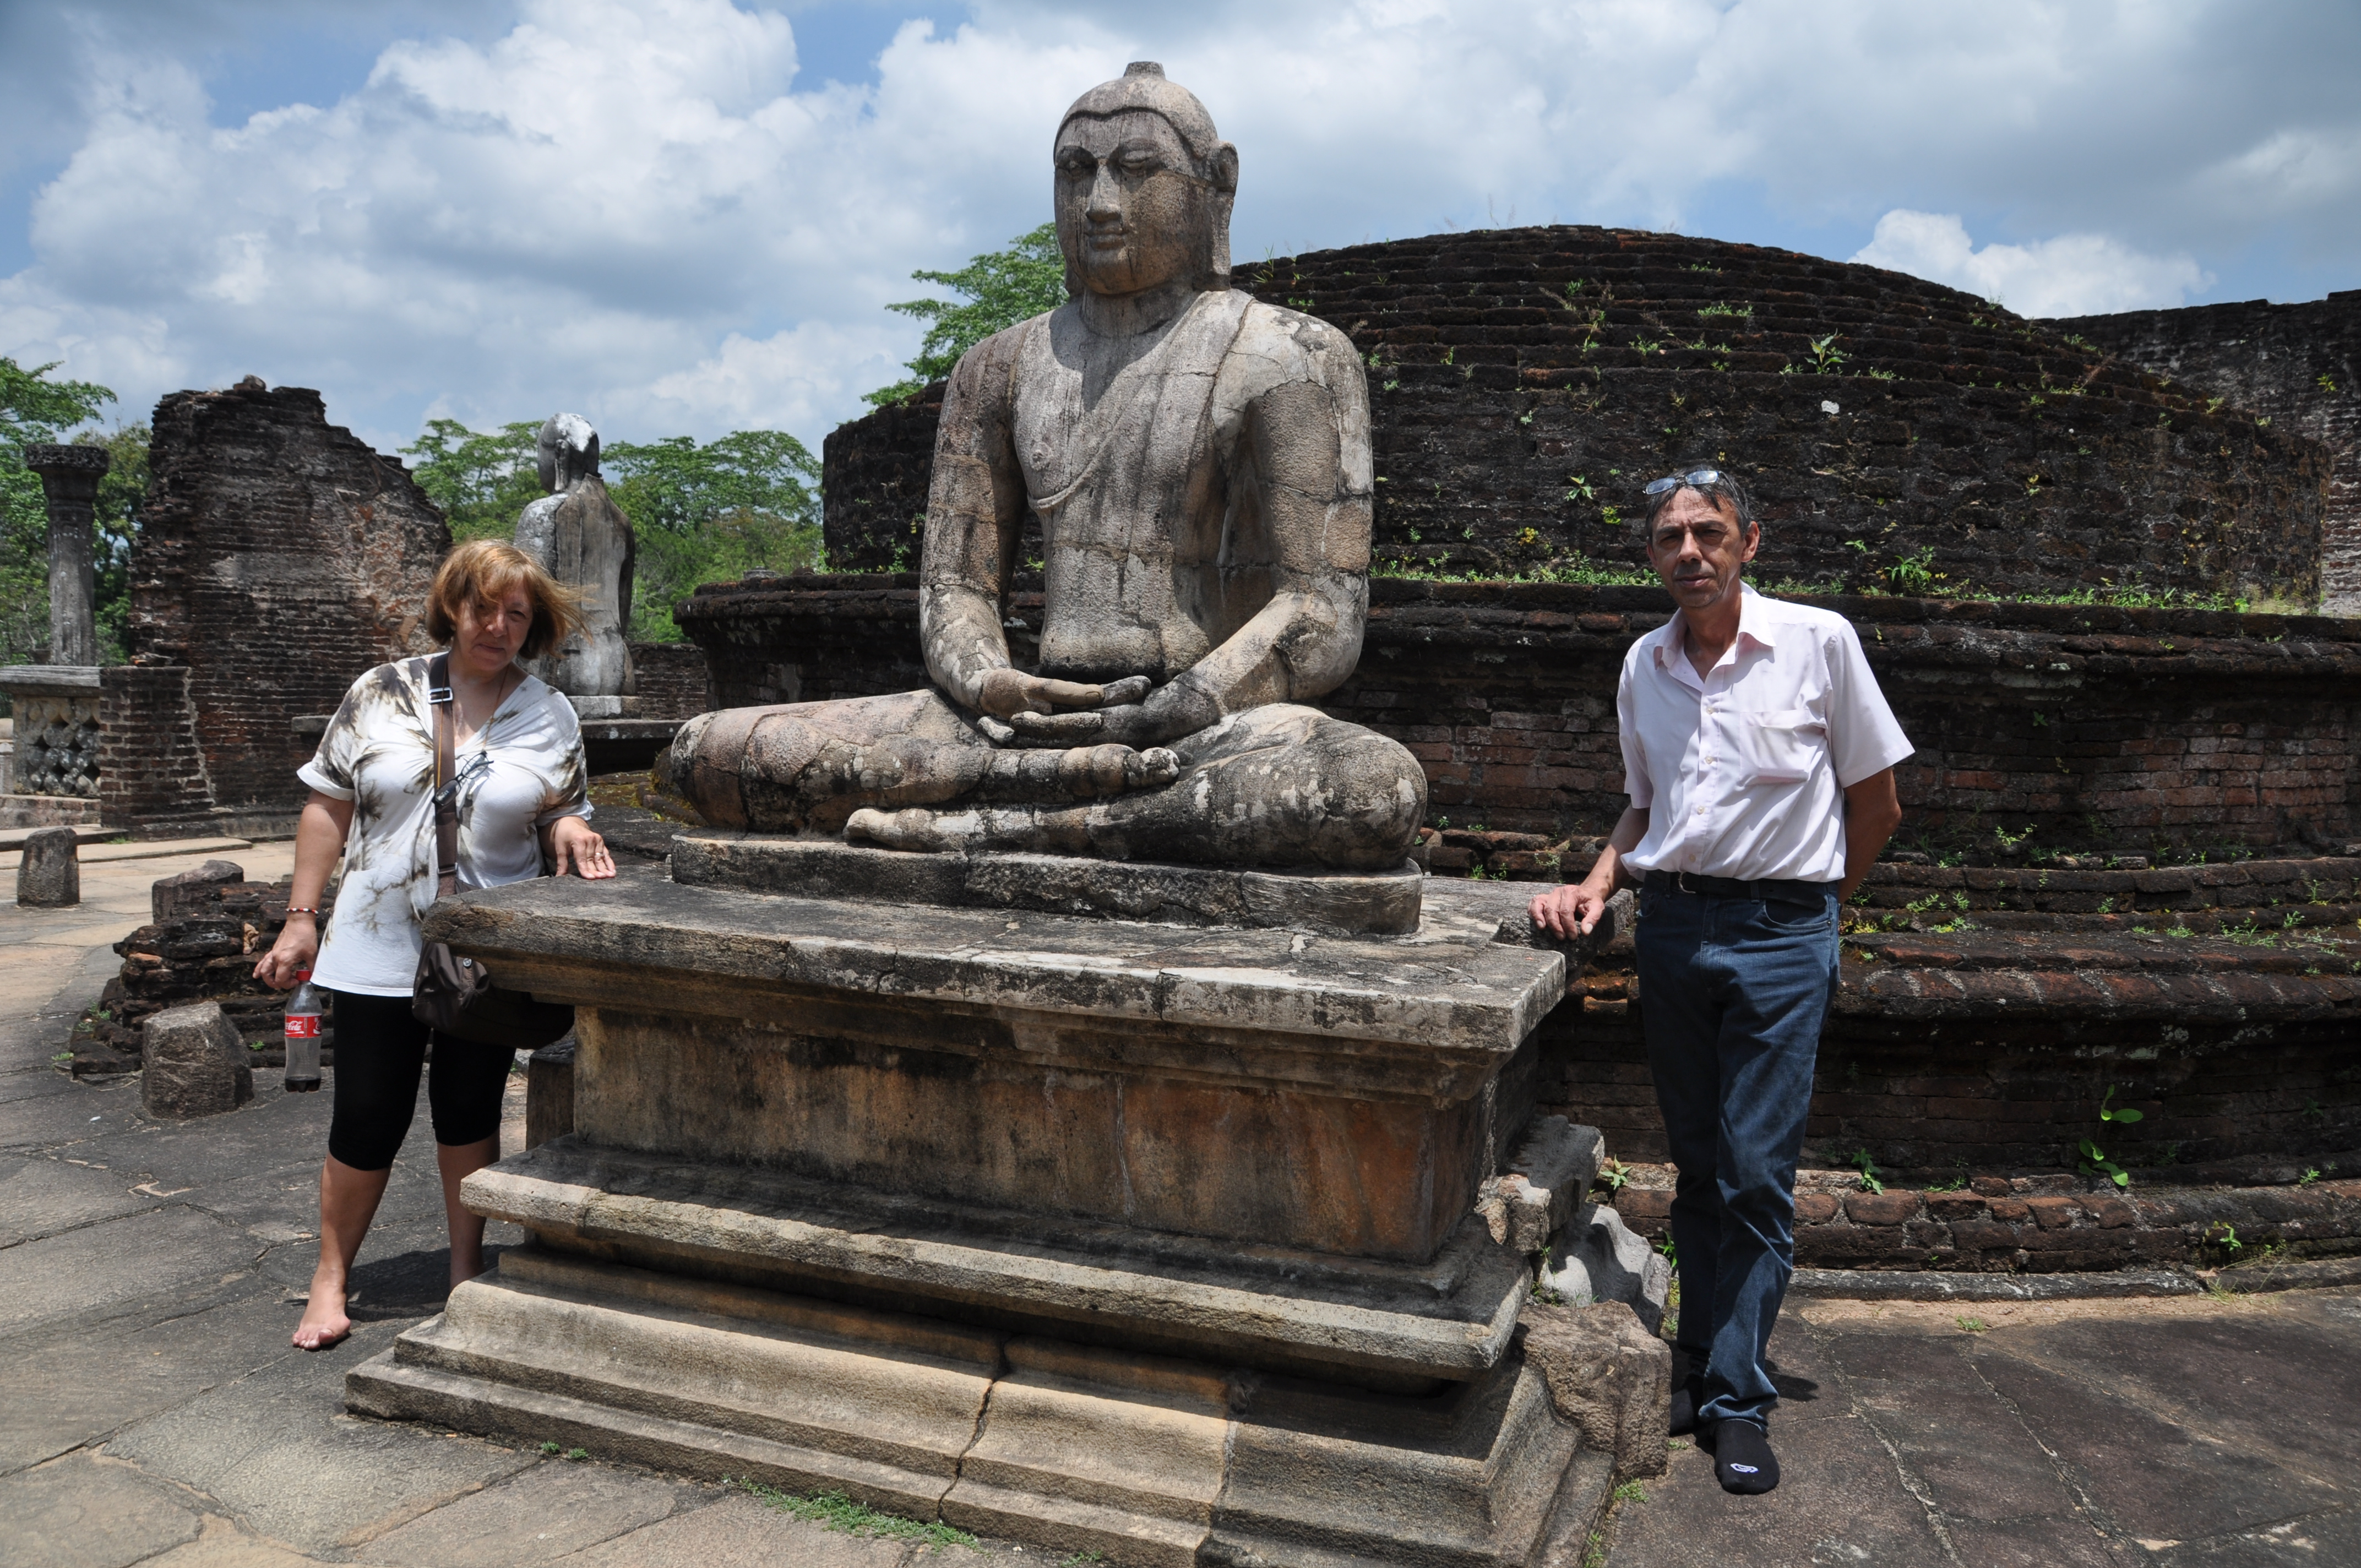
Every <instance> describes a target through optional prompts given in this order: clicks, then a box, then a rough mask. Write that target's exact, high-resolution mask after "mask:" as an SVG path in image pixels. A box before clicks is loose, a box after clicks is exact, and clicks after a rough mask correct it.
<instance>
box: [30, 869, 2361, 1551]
mask: <svg viewBox="0 0 2361 1568" xmlns="http://www.w3.org/2000/svg"><path fill="white" fill-rule="evenodd" d="M285 854H286V850H285V846H269V845H258V846H256V847H255V848H254V849H253V850H246V851H241V854H240V860H241V862H242V863H244V864H246V865H247V869H248V871H249V872H253V873H254V874H258V875H263V874H268V875H277V874H280V872H283V871H284V869H285V867H284V864H283V860H284V857H285ZM273 856H276V857H278V859H276V860H274V859H273V858H272V857H273ZM198 858H199V857H193V856H192V857H191V859H190V860H189V861H188V862H187V864H189V865H193V864H195V863H196V861H197V859H198ZM182 869H185V868H184V866H183V865H181V864H180V863H177V862H172V861H142V862H134V863H131V864H129V865H126V866H125V867H123V868H122V869H120V870H114V869H110V868H105V867H102V866H95V865H94V866H92V867H89V868H86V870H87V871H88V872H89V873H90V882H89V883H88V884H87V885H86V887H85V893H84V904H83V905H82V907H81V908H79V909H76V910H71V911H51V910H41V911H35V910H18V909H16V908H15V907H14V906H12V905H5V904H0V947H5V948H10V949H12V951H11V952H10V953H9V954H8V957H9V958H10V959H12V960H14V961H12V962H10V963H6V964H0V1411H5V1419H0V1563H8V1564H12V1565H13V1564H17V1563H22V1564H26V1565H27V1568H35V1565H38V1568H50V1565H59V1568H66V1565H71V1568H83V1565H90V1568H129V1565H130V1564H134V1563H137V1564H141V1565H143V1568H150V1565H152V1568H300V1565H302V1564H305V1563H373V1564H386V1565H388V1568H408V1565H410V1564H429V1563H433V1564H443V1563H453V1564H457V1563H519V1564H543V1563H551V1564H566V1565H573V1568H667V1565H670V1564H682V1565H685V1568H686V1565H690V1564H694V1565H696V1568H741V1565H743V1568H755V1565H757V1564H760V1565H763V1568H768V1565H770V1564H774V1563H796V1564H798V1565H804V1564H809V1565H813V1568H840V1565H841V1568H915V1565H916V1564H917V1563H922V1562H923V1563H931V1564H946V1563H966V1562H969V1561H971V1559H970V1558H969V1556H968V1555H967V1554H966V1553H964V1552H950V1553H934V1554H929V1553H928V1552H927V1551H926V1549H925V1548H924V1547H923V1546H921V1545H916V1544H912V1543H908V1542H905V1541H884V1540H874V1539H866V1538H862V1537H856V1536H852V1535H848V1534H844V1533H840V1532H831V1531H829V1530H826V1529H825V1528H823V1527H822V1526H821V1525H819V1524H818V1523H814V1522H810V1521H807V1520H803V1519H796V1518H794V1517H791V1516H790V1515H788V1514H785V1513H783V1512H781V1511H779V1510H777V1509H775V1508H767V1507H765V1506H763V1504H761V1503H759V1502H757V1501H756V1500H755V1499H754V1498H752V1497H747V1496H745V1495H743V1494H741V1493H737V1492H731V1491H728V1490H724V1489H722V1488H719V1487H715V1486H708V1485H704V1484H700V1483H695V1482H688V1481H684V1480H680V1479H678V1478H676V1477H672V1476H667V1475H657V1474H653V1473H651V1472H648V1471H644V1470H640V1469H636V1468H633V1467H631V1466H627V1465H617V1464H602V1463H600V1462H599V1460H598V1456H597V1455H595V1454H594V1455H592V1456H590V1457H589V1458H588V1459H587V1460H585V1461H582V1462H577V1463H568V1462H566V1460H564V1459H563V1458H561V1457H555V1456H550V1455H547V1454H544V1453H542V1452H540V1451H539V1449H538V1448H537V1447H533V1446H528V1447H524V1448H513V1447H507V1446H503V1445H500V1444H495V1443H490V1442H482V1441H480V1440H478V1439H474V1438H466V1437H452V1436H449V1435H447V1434H446V1433H445V1431H440V1430H433V1429H424V1428H419V1427H415V1426H409V1425H397V1424H387V1423H381V1422H375V1421H368V1420H357V1419H356V1418H354V1417H351V1416H349V1415H347V1414H346V1411H345V1409H344V1403H343V1394H344V1375H345V1373H346V1371H347V1370H348V1369H349V1368H350V1367H351V1366H352V1365H356V1364H357V1362H358V1361H360V1360H361V1359H362V1358H364V1357H365V1356H367V1355H368V1354H373V1353H374V1352H375V1351H376V1350H377V1349H378V1348H379V1347H381V1346H382V1345H384V1344H386V1343H390V1340H391V1339H392V1337H393V1336H394V1335H395V1334H396V1333H398V1332H401V1331H402V1330H404V1329H407V1328H409V1327H411V1326H412V1325H415V1324H417V1323H418V1322H420V1321H423V1320H424V1319H425V1318H426V1317H428V1316H430V1315H432V1314H433V1313H434V1312H435V1311H436V1310H439V1309H440V1306H441V1303H442V1296H443V1286H442V1275H443V1266H444V1260H443V1255H442V1252H441V1245H442V1217H441V1198H440V1194H439V1191H438V1189H437V1186H436V1183H435V1179H434V1170H433V1161H432V1157H431V1154H430V1152H429V1150H430V1135H429V1134H428V1131H427V1128H426V1126H425V1124H424V1121H423V1117H422V1118H421V1121H420V1122H419V1124H416V1126H415V1127H414V1128H413V1131H412V1143H411V1144H410V1145H409V1146H407V1147H405V1149H404V1151H403V1155H402V1158H401V1164H400V1165H398V1166H397V1168H396V1169H395V1173H394V1178H393V1180H392V1182H391V1183H390V1187H389V1189H388V1192H387V1197H386V1201H385V1206H384V1209H383V1210H382V1211H381V1214H380V1219H379V1225H378V1227H377V1228H376V1230H375V1231H373V1232H372V1234H371V1236H370V1240H369V1244H368V1246H367V1247H366V1248H365V1249H364V1251H363V1253H362V1255H361V1259H360V1263H359V1266H358V1267H357V1270H356V1281H357V1288H358V1291H359V1295H358V1299H357V1300H356V1301H355V1303H354V1317H355V1319H356V1321H357V1322H358V1324H359V1328H358V1332H356V1333H355V1335H354V1336H353V1338H352V1339H351V1340H350V1341H348V1342H346V1343H345V1344H344V1345H341V1346H339V1347H337V1348H335V1349H334V1350H331V1351H328V1352H325V1353H323V1354H319V1355H316V1356H303V1355H300V1354H296V1353H294V1352H291V1350H290V1349H289V1348H288V1346H287V1335H288V1332H289V1331H290V1330H291V1328H292V1327H293V1325H294V1321H295V1319H296V1317H297V1315H298V1314H299V1312H300V1310H301V1308H300V1305H299V1304H298V1302H297V1300H296V1297H297V1296H298V1295H299V1294H300V1292H301V1290H302V1287H303V1284H304V1282H305V1281H306V1279H307V1278H308V1277H309V1274H310V1269H311V1261H312V1253H311V1248H312V1245H313V1243H312V1233H313V1227H314V1216H313V1212H312V1204H313V1173H314V1171H315V1169H316V1162H317V1160H318V1158H319V1155H320V1151H321V1147H322V1145H323V1142H324V1137H325V1132H326V1124H327V1115H328V1110H329V1100H330V1096H328V1095H325V1094H319V1095H303V1096H294V1097H289V1096H287V1095H284V1094H281V1093H280V1091H279V1090H278V1087H277V1084H276V1081H275V1080H276V1077H277V1075H276V1074H275V1073H272V1072H269V1071H264V1072H261V1073H258V1074H257V1075H256V1076H257V1080H258V1081H257V1084H256V1091H257V1092H256V1098H255V1099H254V1100H253V1101H252V1102H249V1103H247V1104H246V1105H244V1106H242V1107H240V1108H238V1109H237V1110H236V1111H234V1112H229V1113H224V1114H222V1115H218V1116H212V1117H207V1118H204V1119H203V1120H202V1121H199V1122H195V1123H187V1124H162V1123H157V1122H152V1121H149V1120H148V1119H147V1118H146V1117H144V1116H143V1115H142V1114H141V1113H140V1109H139V1091H138V1086H137V1083H136V1081H135V1082H126V1083H119V1084H113V1085H104V1084H93V1083H88V1082H84V1083H74V1082H71V1081H70V1080H66V1079H65V1078H64V1077H63V1076H61V1075H60V1074H59V1073H58V1072H56V1071H55V1070H54V1069H52V1068H51V1066H50V1063H49V1057H50V1056H51V1055H52V1054H53V1053H54V1052H55V1051H56V1050H58V1049H59V1048H60V1042H61V1041H62V1039H63V1037H64V1036H65V1033H66V1030H67V1027H68V1025H69V1024H70V1023H71V1019H72V1017H73V1015H74V1014H76V1013H77V1012H78V1011H79V1010H80V1009H81V1008H82V1006H84V1005H86V1004H88V1003H90V1002H91V1001H92V1000H93V998H94V997H95V996H96V995H97V993H98V989H99V986H100V985H101V984H102V983H103V982H104V980H105V978H106V976H107V974H108V973H109V972H110V971H111V970H112V969H113V968H114V966H115V956H114V955H113V954H112V953H110V952H108V951H107V950H106V948H105V946H104V944H105V943H107V942H110V941H112V940H114V939H115V938H117V937H120V936H121V935H122V934H123V933H124V932H125V931H127V930H129V929H130V928H131V927H134V926H136V925H137V924H138V923H140V922H141V921H142V920H144V919H145V918H146V917H147V914H146V912H147V890H148V883H149V882H150V881H151V880H152V879H154V878H155V877H158V876H161V875H165V874H169V873H170V872H175V871H179V870H182ZM330 1070H331V1071H333V1070H334V1069H330ZM512 1109H513V1110H514V1111H515V1112H516V1113H517V1114H519V1115H521V1114H522V1107H521V1105H520V1106H515V1107H512ZM521 1133H522V1127H521V1124H517V1123H514V1122H512V1123H511V1126H510V1128H509V1129H507V1130H506V1131H505V1132H504V1139H508V1138H516V1137H519V1136H520V1135H521ZM516 1236H517V1233H516V1232H515V1231H514V1230H513V1229H512V1228H506V1227H502V1226H500V1225H499V1224H497V1223H496V1224H495V1226H494V1227H493V1231H492V1235H491V1240H492V1241H493V1242H494V1243H495V1244H496V1245H497V1244H500V1243H503V1242H512V1241H514V1240H515V1239H516ZM1962 1317H1968V1318H1970V1320H1971V1321H1974V1322H1980V1323H1982V1325H1983V1328H1982V1332H1971V1331H1970V1330H1968V1329H1964V1328H1962V1327H1961V1326H1960V1319H1961V1318H1962ZM1772 1354H1773V1358H1774V1360H1775V1361H1776V1362H1777V1364H1778V1368H1779V1379H1780V1387H1781V1390H1782V1393H1783V1397H1784V1404H1783V1406H1782V1408H1781V1409H1780V1411H1779V1413H1778V1414H1777V1416H1776V1417H1774V1419H1773V1438H1774V1440H1775V1442H1777V1444H1778V1447H1779V1452H1780V1456H1781V1461H1782V1464H1783V1465H1784V1470H1785V1480H1784V1485H1783V1486H1781V1487H1780V1489H1779V1490H1778V1491H1777V1492H1775V1493H1773V1494H1772V1495H1771V1496H1769V1497H1760V1498H1738V1497H1727V1496H1725V1495H1723V1494H1722V1492H1721V1491H1720V1490H1719V1488H1718V1487H1717V1486H1715V1485H1714V1482H1713V1475H1712V1468H1711V1464H1710V1463H1709V1461H1708V1459H1707V1457H1706V1456H1705V1455H1704V1454H1702V1453H1698V1452H1697V1451H1696V1450H1695V1449H1693V1448H1690V1447H1687V1446H1686V1445H1684V1446H1682V1447H1680V1448H1678V1449H1675V1451H1674V1452H1673V1453H1672V1454H1671V1460H1672V1464H1671V1470H1670V1474H1669V1475H1666V1476H1664V1477H1663V1478H1661V1479H1653V1480H1647V1481H1643V1482H1642V1483H1641V1490H1642V1492H1644V1493H1645V1495H1646V1496H1645V1500H1641V1499H1640V1498H1639V1497H1628V1498H1627V1499H1626V1500H1625V1501H1623V1502H1622V1503H1620V1505H1618V1508H1617V1510H1616V1513H1615V1517H1614V1519H1612V1521H1611V1523H1610V1524H1609V1527H1608V1530H1607V1539H1606V1540H1604V1541H1602V1542H1601V1544H1602V1546H1603V1547H1604V1548H1605V1549H1606V1554H1605V1559H1604V1560H1605V1562H1606V1563H1607V1564H1608V1565H1609V1568H1686V1565H1690V1564H1698V1565H1703V1564H1716V1565H1719V1564H1724V1563H1747V1564H1751V1565H1752V1564H1775V1565H1786V1564H1830V1565H1851V1564H1875V1565H1877V1568H1889V1565H1899V1568H1915V1565H1917V1564H1927V1565H1929V1568H1986V1565H1991V1568H2003V1565H2015V1564H2026V1565H2039V1568H2054V1565H2079V1564H2085V1563H2088V1564H2093V1565H2100V1568H2128V1565H2134V1564H2145V1565H2154V1568H2279V1565H2281V1564H2298V1563H2301V1564H2307V1565H2313V1568H2317V1565H2322V1564H2328V1563H2348V1562H2361V1483H2356V1481H2355V1480H2354V1479H2353V1477H2352V1476H2351V1475H2349V1474H2348V1469H2349V1466H2348V1464H2347V1463H2346V1461H2347V1458H2348V1456H2349V1453H2351V1451H2352V1450H2353V1449H2354V1447H2355V1446H2356V1427H2357V1426H2361V1423H2356V1419H2355V1417H2354V1416H2353V1414H2352V1412H2353V1411H2354V1410H2355V1409H2356V1407H2361V1288H2347V1289H2335V1290H2321V1291H2310V1292H2298V1293H2290V1294H2286V1295H2278V1296H2257V1297H2242V1298H2239V1299H2234V1300H2229V1301H2221V1300H2215V1299H2210V1298H2204V1297H2198V1298H2176V1299H2163V1300H2134V1301H2121V1300H2116V1301H2091V1302H2074V1301H2051V1302H2009V1303H1983V1304H1965V1303H1945V1304H1941V1305H1927V1306H1921V1305H1916V1304H1909V1303H1883V1302H1850V1301H1839V1300H1814V1301H1797V1302H1795V1303H1793V1304H1792V1306H1791V1309H1790V1310H1789V1311H1788V1313H1787V1314H1786V1316H1785V1318H1784V1321H1782V1323H1781V1325H1780V1328H1779V1331H1778V1332H1777V1334H1776V1336H1775V1337H1774V1338H1773V1343H1772ZM979 1555H980V1556H982V1557H984V1558H987V1559H991V1560H994V1561H1000V1562H1005V1563H1009V1564H1011V1565H1016V1564H1021V1563H1028V1562H1029V1563H1054V1562H1055V1561H1056V1556H1055V1554H1052V1553H1045V1552H1038V1551H1037V1552H1021V1553H1020V1552H1016V1550H1015V1549H1014V1548H1013V1547H1011V1546H1008V1545H1006V1544H1005V1543H999V1542H994V1541H985V1542H984V1543H983V1550H982V1552H980V1554H979Z"/></svg>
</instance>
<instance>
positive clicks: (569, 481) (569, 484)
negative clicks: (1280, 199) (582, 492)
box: [534, 414, 598, 494]
mask: <svg viewBox="0 0 2361 1568" xmlns="http://www.w3.org/2000/svg"><path fill="white" fill-rule="evenodd" d="M534 449H535V452H534V455H536V456H537V457H538V458H539V459H540V463H539V467H540V469H541V488H543V489H544V490H548V491H550V492H552V493H553V494H563V493H564V492H566V491H567V490H570V489H572V488H574V486H575V484H576V483H577V481H579V480H583V479H589V478H595V477H598V432H597V431H595V430H593V429H591V428H590V422H589V421H588V420H587V419H584V418H583V417H582V416H581V415H580V414H552V415H550V416H549V422H548V423H546V424H544V425H543V426H542V427H541V437H540V439H539V440H538V441H536V442H535V443H534Z"/></svg>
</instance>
